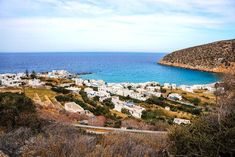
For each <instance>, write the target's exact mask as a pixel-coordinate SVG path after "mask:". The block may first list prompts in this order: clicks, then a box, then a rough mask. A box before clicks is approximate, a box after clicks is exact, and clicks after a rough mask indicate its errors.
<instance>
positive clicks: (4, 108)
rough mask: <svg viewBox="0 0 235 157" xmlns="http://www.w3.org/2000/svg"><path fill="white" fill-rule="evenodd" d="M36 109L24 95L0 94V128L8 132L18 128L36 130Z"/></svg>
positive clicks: (37, 122) (37, 121) (37, 123)
mask: <svg viewBox="0 0 235 157" xmlns="http://www.w3.org/2000/svg"><path fill="white" fill-rule="evenodd" d="M39 123H40V122H39V120H38V117H37V114H36V108H35V106H34V104H33V102H32V101H31V99H30V98H28V97H26V96H25V95H24V94H16V93H0V127H3V128H4V129H6V130H8V131H10V130H12V129H15V128H18V127H20V126H28V127H32V128H34V129H37V128H38V125H40V124H39Z"/></svg>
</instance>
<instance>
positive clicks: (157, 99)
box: [145, 96, 170, 107]
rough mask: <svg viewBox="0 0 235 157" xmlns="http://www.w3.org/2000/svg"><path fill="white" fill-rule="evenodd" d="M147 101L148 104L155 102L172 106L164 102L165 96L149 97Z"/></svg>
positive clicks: (163, 105) (164, 105)
mask: <svg viewBox="0 0 235 157" xmlns="http://www.w3.org/2000/svg"><path fill="white" fill-rule="evenodd" d="M145 102H146V103H148V104H155V105H158V106H161V107H166V106H170V104H168V103H166V102H164V98H163V97H155V96H154V97H151V98H149V99H147V100H146V101H145Z"/></svg>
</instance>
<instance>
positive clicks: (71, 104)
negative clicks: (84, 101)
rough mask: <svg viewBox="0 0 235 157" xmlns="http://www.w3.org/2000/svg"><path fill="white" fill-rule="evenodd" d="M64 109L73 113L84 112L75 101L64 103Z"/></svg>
mask: <svg viewBox="0 0 235 157" xmlns="http://www.w3.org/2000/svg"><path fill="white" fill-rule="evenodd" d="M64 109H65V110H66V111H68V112H74V113H80V114H84V113H85V111H84V109H83V108H82V107H81V106H79V105H78V104H76V103H75V102H68V103H65V104H64Z"/></svg>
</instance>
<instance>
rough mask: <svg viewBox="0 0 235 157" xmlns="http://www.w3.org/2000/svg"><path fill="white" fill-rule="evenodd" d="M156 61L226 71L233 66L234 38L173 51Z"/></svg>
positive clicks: (182, 66) (212, 70) (234, 60)
mask: <svg viewBox="0 0 235 157" xmlns="http://www.w3.org/2000/svg"><path fill="white" fill-rule="evenodd" d="M158 63H159V64H162V65H168V66H176V67H181V68H187V69H194V70H201V71H208V72H217V73H222V72H228V71H229V70H230V69H231V68H232V67H235V39H231V40H223V41H217V42H213V43H209V44H204V45H199V46H194V47H190V48H186V49H182V50H178V51H174V52H172V53H170V54H168V55H166V56H165V57H163V58H162V59H161V60H160V61H159V62H158Z"/></svg>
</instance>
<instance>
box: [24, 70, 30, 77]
mask: <svg viewBox="0 0 235 157" xmlns="http://www.w3.org/2000/svg"><path fill="white" fill-rule="evenodd" d="M25 75H26V77H29V71H28V69H26V70H25Z"/></svg>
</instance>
